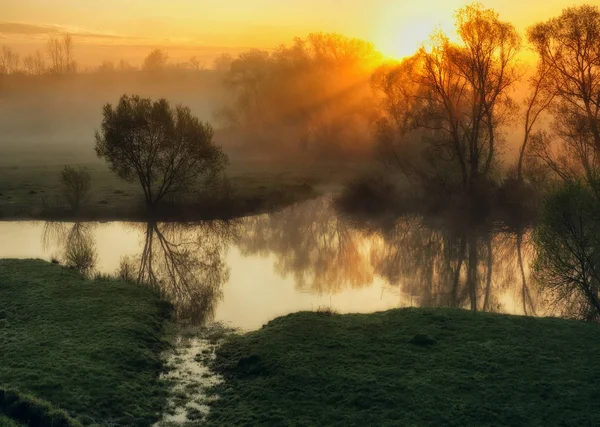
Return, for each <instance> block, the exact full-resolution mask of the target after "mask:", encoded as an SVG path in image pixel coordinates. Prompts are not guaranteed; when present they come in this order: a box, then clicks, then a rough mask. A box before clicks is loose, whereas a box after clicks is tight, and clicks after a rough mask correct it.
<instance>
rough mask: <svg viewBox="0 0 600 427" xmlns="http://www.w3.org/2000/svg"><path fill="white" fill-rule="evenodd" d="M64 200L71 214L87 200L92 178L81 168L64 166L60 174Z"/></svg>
mask: <svg viewBox="0 0 600 427" xmlns="http://www.w3.org/2000/svg"><path fill="white" fill-rule="evenodd" d="M60 181H61V184H62V186H63V194H64V197H65V200H66V201H67V203H68V204H69V206H70V207H71V210H73V212H75V211H77V210H79V208H80V207H81V205H82V204H83V203H84V202H85V201H86V200H87V199H88V197H89V192H90V187H91V182H92V177H91V175H90V173H89V172H88V170H87V169H86V168H83V167H81V166H80V167H78V168H75V167H73V166H65V167H64V168H63V170H62V172H61V174H60Z"/></svg>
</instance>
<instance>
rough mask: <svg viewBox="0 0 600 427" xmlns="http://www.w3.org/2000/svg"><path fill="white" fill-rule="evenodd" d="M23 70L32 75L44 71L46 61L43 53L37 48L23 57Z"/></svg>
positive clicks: (40, 73)
mask: <svg viewBox="0 0 600 427" xmlns="http://www.w3.org/2000/svg"><path fill="white" fill-rule="evenodd" d="M23 66H24V67H25V72H26V73H27V74H29V75H32V76H40V75H42V74H44V72H45V71H46V61H45V59H44V55H43V54H42V52H40V51H39V50H36V51H35V53H32V54H29V55H27V56H26V57H25V58H23Z"/></svg>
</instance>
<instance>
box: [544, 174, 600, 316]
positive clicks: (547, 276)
mask: <svg viewBox="0 0 600 427" xmlns="http://www.w3.org/2000/svg"><path fill="white" fill-rule="evenodd" d="M599 191H600V185H599V184H598V182H593V183H591V184H590V183H586V182H582V181H581V180H572V181H566V182H565V183H564V184H563V186H562V187H561V188H559V189H558V190H556V191H555V192H553V193H551V194H550V195H549V196H548V197H547V199H546V201H545V204H544V207H543V210H542V215H541V218H540V223H539V225H538V227H537V228H536V230H535V234H534V240H535V243H536V251H537V254H536V260H535V264H534V269H535V272H536V278H537V280H538V282H539V283H540V285H541V286H543V287H544V288H546V289H548V290H549V291H550V295H552V296H554V297H555V298H556V300H557V301H560V302H561V303H562V305H563V306H564V305H566V306H568V307H569V306H570V308H571V313H570V314H574V315H576V316H577V317H581V318H584V319H592V318H597V317H598V316H599V315H600V294H599V290H600V216H599V215H598V213H599V212H600V203H599V199H598V194H600V193H599ZM573 310H574V311H575V312H573Z"/></svg>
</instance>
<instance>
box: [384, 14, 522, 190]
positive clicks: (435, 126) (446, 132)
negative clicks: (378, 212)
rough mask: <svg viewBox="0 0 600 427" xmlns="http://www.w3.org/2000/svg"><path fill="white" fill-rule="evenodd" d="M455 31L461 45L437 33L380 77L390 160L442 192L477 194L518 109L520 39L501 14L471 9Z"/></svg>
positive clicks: (488, 173) (457, 23) (490, 169)
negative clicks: (515, 87)
mask: <svg viewBox="0 0 600 427" xmlns="http://www.w3.org/2000/svg"><path fill="white" fill-rule="evenodd" d="M456 29H457V33H458V36H459V37H458V41H457V42H451V41H450V39H449V38H448V37H447V36H446V35H445V34H443V33H441V32H437V33H434V34H433V35H432V37H431V40H430V42H429V43H428V44H427V45H426V46H423V47H422V48H421V49H420V50H419V52H418V53H417V54H416V55H415V56H413V57H411V58H408V59H406V60H404V61H402V62H401V63H399V64H397V65H395V66H391V67H390V66H388V67H385V68H383V69H382V70H380V71H379V72H378V73H376V74H375V76H374V86H375V88H376V89H377V90H378V93H379V94H380V95H381V97H382V100H381V102H382V107H383V108H382V112H383V115H382V117H381V118H380V120H379V122H378V143H379V145H380V146H381V148H382V149H383V150H384V155H385V156H386V157H387V158H388V159H389V158H395V159H396V163H398V164H400V166H401V169H402V171H403V172H404V173H405V174H407V175H411V174H412V175H415V176H417V177H418V178H419V179H420V180H421V182H422V183H423V184H425V185H427V186H429V187H433V188H437V187H440V186H441V188H442V189H443V190H444V194H447V193H448V191H447V190H454V189H457V188H459V189H461V190H462V191H465V192H468V193H471V192H473V191H474V190H475V189H476V188H477V187H478V186H479V185H480V184H481V182H482V181H484V180H486V179H488V178H489V176H490V174H491V171H492V170H493V167H494V165H495V163H496V162H497V153H498V149H499V145H500V143H501V142H502V132H501V130H502V128H503V126H506V125H507V124H508V123H509V119H510V118H511V117H512V115H513V114H514V112H515V106H514V102H513V100H512V98H511V96H510V95H511V89H512V87H513V85H514V83H515V82H516V81H517V80H518V79H519V78H520V77H521V66H520V64H519V62H518V59H517V54H518V52H519V51H520V48H521V41H520V37H519V35H518V34H517V32H516V30H515V29H514V27H513V26H512V25H511V24H509V23H506V22H503V21H501V20H500V19H499V17H498V14H497V13H496V12H495V11H493V10H491V9H485V8H484V7H483V6H481V5H480V4H473V5H470V6H466V7H464V8H462V9H460V10H459V11H458V12H457V18H456ZM423 143H424V144H423ZM407 159H410V160H407Z"/></svg>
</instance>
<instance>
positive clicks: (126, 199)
mask: <svg viewBox="0 0 600 427" xmlns="http://www.w3.org/2000/svg"><path fill="white" fill-rule="evenodd" d="M53 147H54V148H55V149H53V150H52V151H50V150H48V148H44V147H38V148H39V150H33V149H29V150H24V151H19V150H18V149H17V148H12V149H11V150H12V151H9V149H8V148H7V147H3V148H2V149H0V218H2V219H77V220H140V219H144V215H145V214H144V212H143V211H144V206H143V203H142V201H143V196H142V192H141V188H140V187H139V185H138V184H137V183H128V182H124V181H122V180H121V179H119V178H118V177H116V176H115V175H114V174H113V173H112V172H111V171H110V170H109V169H108V167H107V165H106V164H105V162H104V161H102V160H98V159H96V158H95V156H94V155H93V148H92V147H89V148H86V149H85V150H83V149H81V148H80V149H78V150H74V149H73V148H72V147H61V146H53ZM30 152H34V153H35V156H32V155H31V154H30ZM67 164H68V165H74V166H78V165H80V166H84V167H86V168H88V170H89V171H90V174H91V178H92V190H91V195H90V199H89V201H88V202H87V203H86V205H85V206H83V207H82V209H81V211H80V212H78V213H77V215H76V216H73V215H72V214H70V213H69V212H68V210H67V207H66V205H65V203H64V201H63V198H62V188H61V185H60V181H59V177H60V171H61V169H62V167H63V166H64V165H67ZM355 171H356V166H353V165H340V164H335V165H332V164H314V163H308V164H307V163H306V162H298V161H292V160H291V161H289V162H279V161H251V160H247V159H232V160H231V164H230V165H229V166H228V168H227V170H226V172H227V175H228V178H229V181H230V185H231V187H232V188H233V193H232V195H231V200H229V201H228V202H227V203H223V204H219V205H217V206H214V207H210V206H207V203H206V201H203V200H202V198H201V197H200V196H198V201H197V202H195V199H194V198H193V197H192V200H191V201H190V203H189V206H187V209H185V208H186V207H185V206H184V207H182V208H181V211H184V212H183V213H181V214H180V215H179V216H180V217H178V216H177V215H175V217H174V218H173V219H181V220H194V219H205V218H214V217H222V216H227V217H230V216H244V215H249V214H256V213H261V212H268V211H273V210H277V209H280V208H283V207H285V206H287V205H290V204H293V203H296V202H299V201H303V200H306V199H309V198H313V197H315V196H316V195H318V194H320V193H322V192H325V191H330V190H332V189H338V188H340V185H341V183H342V182H343V181H344V180H345V179H346V178H347V177H348V176H352V175H353V174H354V173H355ZM190 213H191V214H190ZM190 215H191V216H192V218H190ZM169 218H170V217H169Z"/></svg>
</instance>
